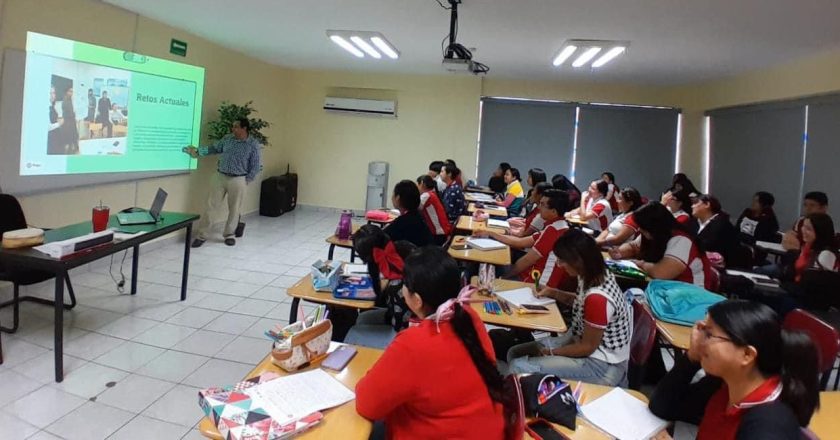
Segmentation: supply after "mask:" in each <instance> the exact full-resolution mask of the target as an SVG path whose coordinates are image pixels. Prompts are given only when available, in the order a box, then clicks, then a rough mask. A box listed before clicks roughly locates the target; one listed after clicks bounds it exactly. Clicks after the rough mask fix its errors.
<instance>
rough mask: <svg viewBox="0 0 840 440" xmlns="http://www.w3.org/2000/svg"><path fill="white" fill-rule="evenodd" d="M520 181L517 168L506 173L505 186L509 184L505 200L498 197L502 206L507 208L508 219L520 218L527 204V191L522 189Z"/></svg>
mask: <svg viewBox="0 0 840 440" xmlns="http://www.w3.org/2000/svg"><path fill="white" fill-rule="evenodd" d="M519 180H520V177H519V170H517V169H516V168H511V169H509V170H507V171H505V184H507V189H505V197H504V199H503V198H501V197H497V199H498V200H500V201H501V202H502V206H504V207H505V208H507V211H508V217H519V215H520V214H521V211H522V208H523V206H522V205H523V203H524V202H525V190H523V189H522V183H521V182H520V181H519Z"/></svg>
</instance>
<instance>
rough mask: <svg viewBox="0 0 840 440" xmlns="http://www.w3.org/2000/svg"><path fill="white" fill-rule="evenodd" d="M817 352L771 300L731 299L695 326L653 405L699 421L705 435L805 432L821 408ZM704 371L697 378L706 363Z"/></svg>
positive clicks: (754, 439) (760, 438)
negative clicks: (783, 322)
mask: <svg viewBox="0 0 840 440" xmlns="http://www.w3.org/2000/svg"><path fill="white" fill-rule="evenodd" d="M817 363H818V360H817V350H816V348H815V347H814V344H813V343H812V342H811V340H810V338H808V336H807V335H805V334H804V333H799V332H789V331H787V330H784V329H782V326H781V321H780V319H779V317H778V316H777V315H776V314H775V313H773V311H772V310H770V309H769V308H768V307H767V306H765V305H763V304H759V303H755V302H751V301H743V300H729V301H723V302H719V303H717V304H715V305H713V306H712V307H710V308H709V311H708V315H707V317H706V320H705V321H701V322H698V323H697V324H695V325H694V329H693V330H692V332H691V345H690V347H689V349H688V353H687V354H686V356H677V359H676V363H675V365H674V368H673V369H671V371H669V372H668V374H666V375H665V377H664V378H663V379H662V380H661V381H660V382H659V385H658V386H657V387H656V390H655V391H654V392H653V396H651V399H650V410H651V412H653V413H654V414H655V415H657V416H659V417H661V418H663V419H666V420H678V421H684V422H688V423H693V424H698V425H700V426H699V431H698V433H697V438H698V439H699V440H707V439H708V440H712V439H714V440H718V439H739V440H765V439H789V440H799V439H801V438H803V436H802V432H801V431H800V428H803V427H806V426H808V423H809V421H810V420H811V415H812V414H813V413H814V410H815V409H816V408H818V407H819V399H820V394H819V383H818V375H819V371H818V366H817ZM701 367H702V368H703V370H704V371H705V372H706V375H705V376H704V377H703V378H702V379H700V380H698V381H693V378H694V376H695V375H696V374H697V372H698V371H699V370H700V368H701Z"/></svg>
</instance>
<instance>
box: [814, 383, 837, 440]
mask: <svg viewBox="0 0 840 440" xmlns="http://www.w3.org/2000/svg"><path fill="white" fill-rule="evenodd" d="M838 414H840V391H823V392H821V393H820V409H819V410H817V412H815V413H814V415H813V417H811V424H810V425H808V429H810V430H811V431H812V432H813V433H814V434H816V435H817V436H818V437H819V438H821V439H824V440H828V439H832V438H840V417H838Z"/></svg>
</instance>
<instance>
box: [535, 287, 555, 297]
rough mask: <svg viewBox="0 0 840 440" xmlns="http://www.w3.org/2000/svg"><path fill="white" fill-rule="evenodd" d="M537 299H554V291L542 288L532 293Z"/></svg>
mask: <svg viewBox="0 0 840 440" xmlns="http://www.w3.org/2000/svg"><path fill="white" fill-rule="evenodd" d="M534 296H536V297H537V298H554V289H552V288H550V287H543V288H542V289H540V290H538V291H537V292H536V293H534Z"/></svg>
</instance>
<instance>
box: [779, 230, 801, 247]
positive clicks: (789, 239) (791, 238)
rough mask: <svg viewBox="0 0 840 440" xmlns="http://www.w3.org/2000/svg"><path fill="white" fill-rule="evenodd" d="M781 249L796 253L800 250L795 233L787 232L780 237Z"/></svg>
mask: <svg viewBox="0 0 840 440" xmlns="http://www.w3.org/2000/svg"><path fill="white" fill-rule="evenodd" d="M782 247H783V248H785V250H786V251H798V250H799V248H800V243H799V238H798V237H797V236H796V232H793V231H787V232H785V234H784V235H783V236H782Z"/></svg>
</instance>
